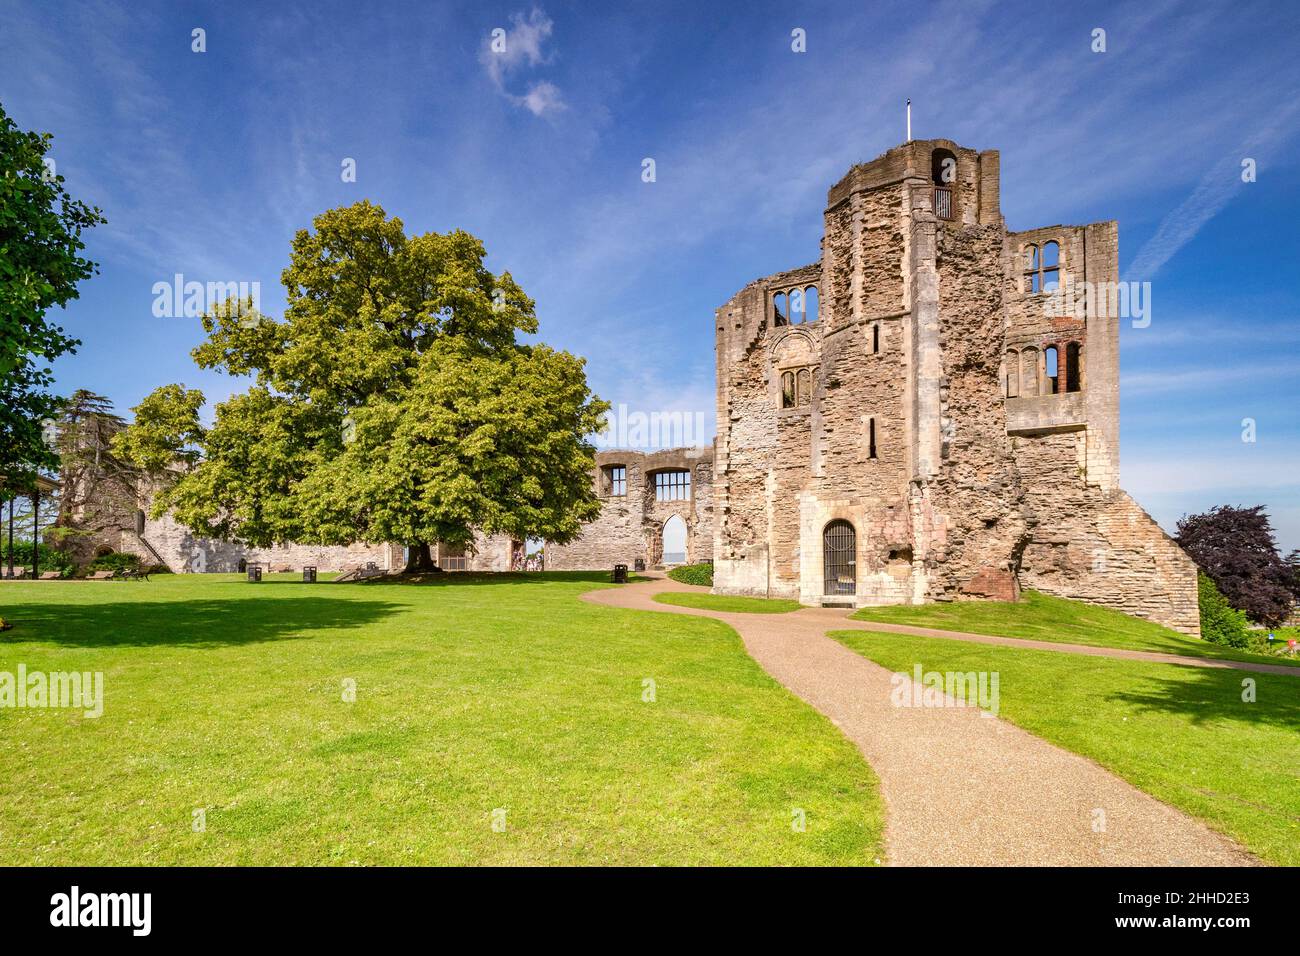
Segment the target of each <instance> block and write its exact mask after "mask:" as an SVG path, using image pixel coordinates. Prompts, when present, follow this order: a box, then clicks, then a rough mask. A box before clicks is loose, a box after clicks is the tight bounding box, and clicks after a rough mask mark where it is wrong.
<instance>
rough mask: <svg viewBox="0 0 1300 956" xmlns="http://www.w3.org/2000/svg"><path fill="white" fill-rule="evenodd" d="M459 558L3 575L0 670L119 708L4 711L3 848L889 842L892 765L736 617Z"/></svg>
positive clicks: (367, 850) (88, 855) (508, 853)
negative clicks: (645, 606)
mask: <svg viewBox="0 0 1300 956" xmlns="http://www.w3.org/2000/svg"><path fill="white" fill-rule="evenodd" d="M440 577H441V580H439V581H438V582H436V583H430V584H425V585H409V584H407V585H404V584H399V583H387V582H384V583H368V584H361V585H323V584H320V585H315V586H311V585H303V584H301V583H296V581H295V580H294V577H293V576H285V577H284V578H280V577H278V576H277V577H276V578H274V579H270V580H267V581H264V582H263V583H262V584H248V583H245V582H244V581H242V580H241V579H239V577H238V576H236V575H177V576H168V575H160V576H157V577H155V578H154V579H153V580H152V581H150V582H148V583H133V582H121V583H118V582H32V583H5V584H0V615H3V616H4V617H5V618H7V619H10V620H12V621H13V622H14V624H15V625H16V626H15V627H14V629H13V630H10V631H7V632H5V633H3V634H0V671H7V672H10V673H13V672H16V669H17V667H18V665H19V664H20V663H22V664H25V665H26V668H27V670H28V672H29V673H31V672H34V671H46V672H48V671H69V670H77V671H102V672H103V674H104V683H105V692H104V714H103V716H102V717H100V718H98V719H88V718H85V717H84V716H83V715H82V714H81V712H80V711H71V710H66V709H63V710H60V709H46V710H39V709H17V708H12V707H3V708H0V739H2V740H3V741H4V747H3V748H2V749H0V865H11V864H45V865H54V864H59V865H64V864H195V865H202V864H320V863H323V864H532V863H536V864H606V863H608V864H664V865H673V864H731V863H735V864H810V865H818V864H837V865H839V864H871V863H872V862H874V861H875V860H876V859H877V858H879V857H880V856H881V855H882V843H881V833H882V827H883V811H882V807H881V802H880V798H879V795H878V788H877V783H876V780H875V777H874V775H873V774H872V772H871V770H870V768H869V767H868V766H867V765H866V764H865V762H864V761H863V760H862V759H861V757H860V755H859V754H858V752H857V751H856V749H855V748H854V747H853V746H852V744H850V743H849V742H848V741H847V740H846V739H845V738H844V737H843V736H842V735H841V734H840V733H839V732H838V731H837V730H835V728H834V727H833V726H832V725H831V724H830V722H829V721H827V720H826V719H825V718H823V717H821V716H820V715H819V714H817V713H816V712H814V711H813V710H812V709H811V708H809V707H808V706H806V705H805V704H803V703H802V702H801V701H799V700H798V699H797V698H795V697H794V696H793V695H791V694H790V693H788V692H787V691H786V690H784V689H783V688H782V687H780V686H779V685H778V684H776V682H775V681H773V680H772V679H771V678H769V677H768V676H767V675H766V674H765V673H764V672H763V671H762V670H761V669H760V668H759V667H758V665H757V664H755V663H754V662H753V661H752V660H751V659H750V658H749V657H748V656H747V655H746V654H745V653H744V650H743V648H742V645H741V642H740V639H739V637H738V636H737V635H736V634H735V632H734V631H732V630H731V629H730V628H727V627H726V626H724V625H722V624H721V623H719V622H717V621H712V620H708V619H706V618H688V617H677V616H670V615H666V614H656V613H652V612H635V611H623V610H617V609H613V608H605V607H599V606H595V605H591V604H588V603H586V602H583V601H580V600H579V598H578V596H579V594H581V593H582V592H583V591H588V590H591V589H592V588H594V587H600V586H602V585H601V584H598V583H596V582H599V581H604V580H607V579H608V575H606V574H596V575H577V574H567V575H566V574H547V575H520V576H512V575H500V576H477V575H461V574H456V575H452V574H448V575H443V576H440ZM346 679H350V680H353V681H355V685H356V700H355V702H353V703H347V702H345V701H344V700H343V687H344V681H345V680H346ZM648 680H653V681H654V688H655V695H654V696H655V699H654V701H653V702H646V701H643V696H645V693H646V687H647V684H646V681H648ZM796 808H797V809H800V810H802V811H803V812H804V814H805V815H806V821H807V822H806V830H805V831H804V832H796V831H795V829H794V827H792V825H791V824H792V820H793V819H794V816H795V810H796ZM197 809H203V810H204V811H205V812H206V829H205V831H204V832H193V831H192V820H193V811H195V810H197ZM497 809H504V810H505V817H504V820H505V829H504V830H503V831H497V830H494V829H493V825H492V824H493V820H494V817H493V811H494V810H497ZM498 819H499V817H498Z"/></svg>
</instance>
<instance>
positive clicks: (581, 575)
mask: <svg viewBox="0 0 1300 956" xmlns="http://www.w3.org/2000/svg"><path fill="white" fill-rule="evenodd" d="M612 575H613V569H612V568H611V569H610V570H609V571H443V572H441V573H439V572H433V573H429V574H416V575H402V576H400V577H399V576H396V575H394V576H392V577H382V578H370V579H368V580H363V581H355V582H351V581H345V582H344V585H347V584H358V585H364V586H366V587H375V586H377V585H383V584H403V585H418V586H420V587H426V586H434V587H455V586H457V585H466V584H556V583H561V584H563V583H591V584H609V583H611V577H612ZM628 580H630V581H637V580H642V581H644V580H648V579H647V578H644V577H641V578H638V577H637V576H635V575H632V574H631V573H630V572H629V577H628Z"/></svg>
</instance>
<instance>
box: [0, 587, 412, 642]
mask: <svg viewBox="0 0 1300 956" xmlns="http://www.w3.org/2000/svg"><path fill="white" fill-rule="evenodd" d="M407 607H408V606H407V605H405V604H395V603H392V602H387V601H364V600H360V601H359V600H347V601H340V600H337V599H333V598H326V597H300V598H279V599H276V600H271V601H268V600H265V599H259V598H256V597H251V596H250V597H247V598H229V599H226V600H209V599H200V600H189V601H186V600H178V601H114V602H111V603H105V604H46V605H29V606H27V607H24V608H21V609H19V610H18V611H17V612H16V613H13V614H6V619H7V620H10V621H12V622H13V624H14V627H13V629H12V630H9V631H5V632H3V633H0V647H3V646H5V645H7V644H19V643H24V642H32V643H52V644H62V645H66V646H69V647H197V648H202V647H229V646H235V645H240V644H255V643H258V642H262V641H279V640H289V639H293V640H297V639H302V638H307V637H311V636H312V632H314V631H322V630H345V629H347V628H355V627H364V626H366V625H368V624H374V623H376V622H378V621H382V620H384V619H385V618H387V617H390V616H392V615H393V614H397V613H399V612H401V611H404V610H406V609H407Z"/></svg>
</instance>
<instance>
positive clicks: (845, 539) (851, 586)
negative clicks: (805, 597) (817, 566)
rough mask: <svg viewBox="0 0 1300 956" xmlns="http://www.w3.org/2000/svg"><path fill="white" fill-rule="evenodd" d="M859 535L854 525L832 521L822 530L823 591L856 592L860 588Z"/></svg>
mask: <svg viewBox="0 0 1300 956" xmlns="http://www.w3.org/2000/svg"><path fill="white" fill-rule="evenodd" d="M857 547H858V536H857V534H855V533H854V531H853V525H851V524H849V523H848V522H847V521H844V520H836V521H832V522H831V523H830V524H828V525H827V526H826V530H825V531H823V532H822V556H823V559H824V560H823V563H822V572H823V573H822V581H823V585H824V586H823V589H822V593H824V594H829V595H840V594H848V595H852V594H856V593H857V589H858V561H857Z"/></svg>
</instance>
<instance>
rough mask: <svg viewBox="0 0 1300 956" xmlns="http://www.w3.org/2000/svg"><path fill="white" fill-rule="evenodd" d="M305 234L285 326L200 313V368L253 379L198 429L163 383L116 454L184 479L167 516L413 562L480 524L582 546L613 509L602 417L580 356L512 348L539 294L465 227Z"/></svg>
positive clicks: (297, 241) (328, 219)
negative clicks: (600, 440) (599, 484)
mask: <svg viewBox="0 0 1300 956" xmlns="http://www.w3.org/2000/svg"><path fill="white" fill-rule="evenodd" d="M313 225H314V230H312V231H307V230H303V231H300V232H299V233H298V234H297V235H296V236H295V237H294V240H293V246H292V252H291V255H290V262H289V267H288V268H287V269H285V270H284V273H283V275H282V281H283V283H284V287H285V289H286V291H287V299H288V306H287V308H286V310H285V315H284V319H283V321H274V320H272V319H270V318H268V317H267V316H264V315H260V314H258V313H256V312H254V311H253V309H252V304H251V303H249V302H246V301H245V302H240V301H237V300H234V299H232V300H228V301H227V302H226V303H224V304H222V305H221V306H219V307H216V308H214V309H211V310H210V311H209V312H208V313H207V314H205V315H204V317H203V328H204V330H205V332H206V333H207V339H206V341H204V342H203V343H202V344H201V345H199V346H198V347H197V348H196V349H195V350H194V352H193V356H194V359H195V361H196V363H197V364H198V365H199V366H200V367H202V368H210V369H223V370H225V371H226V372H229V373H230V374H233V375H248V376H251V377H252V379H253V384H252V386H251V387H250V388H249V389H248V390H247V391H246V392H243V393H241V394H237V395H235V396H233V397H232V398H230V399H229V400H228V401H225V402H222V403H220V404H218V405H217V407H216V417H215V422H214V424H213V425H212V426H211V427H210V428H208V427H205V426H204V425H203V424H202V422H201V421H200V417H199V411H200V409H201V407H202V406H203V402H204V399H203V395H202V394H201V393H200V392H197V391H194V390H187V389H186V388H184V386H180V385H169V386H165V387H163V388H160V389H158V390H156V391H155V392H153V393H152V394H151V395H149V396H148V397H147V398H146V399H145V400H144V402H142V403H141V404H140V405H139V406H137V407H136V408H135V409H134V412H135V423H134V424H133V425H132V426H131V427H129V428H128V429H127V430H126V431H125V432H124V433H122V435H121V436H120V437H119V438H118V439H117V443H116V447H117V448H118V449H119V451H120V452H121V453H122V454H124V455H126V456H127V457H129V458H130V459H131V460H132V461H134V462H135V463H137V464H138V465H140V466H141V467H144V468H147V469H148V470H150V471H151V472H154V473H160V472H164V471H166V470H167V469H173V470H177V466H178V465H179V466H180V468H179V470H177V473H178V474H179V477H178V479H177V480H176V481H175V482H174V483H173V484H171V485H170V487H168V488H167V490H166V491H165V492H164V493H163V494H162V495H160V496H159V498H158V499H157V500H156V504H155V509H156V511H158V512H162V511H164V510H167V509H171V510H173V511H174V513H175V515H176V517H177V518H178V519H179V520H180V521H183V522H185V523H186V524H188V525H190V526H191V527H193V528H195V529H197V530H199V531H201V532H202V533H205V534H210V535H213V536H216V537H222V538H235V539H239V540H243V541H247V542H249V543H251V544H254V545H263V546H264V545H269V544H271V543H274V542H280V541H290V540H295V541H304V542H318V543H322V544H346V543H351V542H355V541H402V542H406V543H408V544H410V545H413V546H414V547H413V548H412V552H413V565H412V566H413V567H418V566H420V565H423V564H427V563H428V561H429V552H428V545H429V544H431V543H432V542H435V541H443V542H447V543H450V544H465V543H469V542H470V541H471V540H472V537H473V533H474V530H475V529H480V530H482V531H484V532H486V533H489V534H493V533H507V534H511V535H513V536H515V537H517V538H519V539H521V540H522V539H525V538H527V537H541V538H547V539H549V540H556V541H568V540H571V539H572V538H573V537H574V536H575V535H576V534H577V533H578V530H579V528H580V527H581V525H582V524H583V522H585V521H588V520H590V519H591V518H593V517H595V516H596V514H597V513H598V512H599V503H598V501H597V499H596V498H595V495H594V492H593V491H592V489H591V481H590V477H589V472H590V469H591V468H592V467H593V465H594V458H593V448H592V447H591V445H590V444H589V443H588V442H587V440H586V436H587V435H590V434H592V433H594V432H595V431H596V430H597V429H598V428H599V426H600V418H601V416H602V415H603V414H604V413H605V411H606V410H607V408H608V405H607V404H606V403H604V402H602V401H600V400H599V399H597V398H596V397H595V396H593V395H592V394H591V392H590V391H589V390H588V388H587V381H586V374H585V371H584V364H585V363H584V362H583V360H581V359H579V358H576V357H575V356H573V355H570V354H569V353H567V352H560V351H556V350H554V349H551V348H549V347H547V346H545V345H542V344H523V343H521V342H519V341H517V336H518V335H519V334H520V333H525V334H531V333H535V332H536V331H537V319H536V315H535V312H534V304H533V301H532V299H530V298H529V297H528V296H527V295H525V294H524V292H523V290H522V289H520V288H519V286H518V285H517V284H516V283H515V281H514V280H513V279H512V278H511V276H510V274H509V273H508V272H507V273H503V274H501V275H493V274H492V273H491V272H490V271H489V270H488V269H487V267H486V266H485V265H484V262H483V260H484V257H485V254H486V253H485V250H484V247H483V244H482V243H481V242H480V241H479V240H478V239H476V238H474V237H473V236H471V235H470V234H469V233H466V232H462V231H459V230H457V231H454V232H450V233H447V234H444V235H440V234H437V233H428V234H425V235H420V236H414V237H407V235H406V234H405V232H404V230H403V226H402V222H401V220H399V219H396V218H389V217H387V216H386V215H385V213H384V210H383V209H381V208H379V207H378V206H375V205H372V204H370V203H369V202H359V203H357V204H355V205H353V206H348V207H345V208H340V209H333V210H330V211H328V212H326V213H323V214H322V215H320V216H318V217H316V219H315V221H314V224H313Z"/></svg>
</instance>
